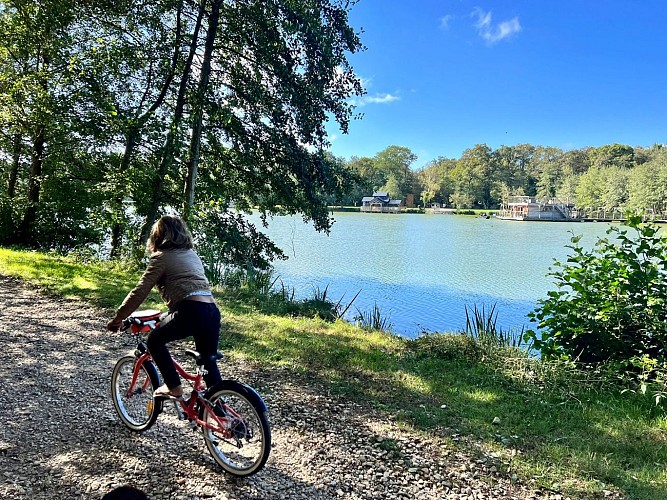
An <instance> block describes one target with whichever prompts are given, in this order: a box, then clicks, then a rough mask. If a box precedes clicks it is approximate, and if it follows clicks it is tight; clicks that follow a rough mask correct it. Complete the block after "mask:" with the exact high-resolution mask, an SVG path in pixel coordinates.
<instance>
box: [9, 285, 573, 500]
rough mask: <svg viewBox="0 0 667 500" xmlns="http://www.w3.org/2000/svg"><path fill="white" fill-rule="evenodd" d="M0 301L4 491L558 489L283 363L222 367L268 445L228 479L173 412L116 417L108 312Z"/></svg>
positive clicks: (35, 300) (28, 495)
mask: <svg viewBox="0 0 667 500" xmlns="http://www.w3.org/2000/svg"><path fill="white" fill-rule="evenodd" d="M0 305H1V306H0V341H1V342H2V345H3V349H2V350H0V417H1V418H0V423H1V424H2V425H1V426H0V429H1V430H0V498H3V499H31V500H32V499H37V500H38V499H47V498H48V499H50V498H59V499H70V498H82V499H83V498H85V499H99V498H101V496H102V495H103V494H104V493H106V492H108V491H109V490H111V489H113V488H114V487H116V486H119V485H125V484H129V485H134V486H136V487H139V488H141V489H143V490H144V491H146V492H147V493H148V494H149V496H150V498H151V499H191V500H194V499H208V498H211V499H273V498H275V499H283V498H286V499H287V498H289V499H309V500H315V499H329V498H345V499H379V498H391V499H401V498H403V499H440V498H458V499H496V498H498V499H505V498H508V499H509V498H521V499H524V498H561V497H560V496H559V495H553V494H552V495H551V496H550V497H549V495H548V493H542V492H534V491H531V490H530V489H528V488H526V487H524V486H522V485H520V484H515V483H512V482H511V481H510V479H509V478H508V477H506V475H503V474H500V473H498V472H496V471H495V468H494V467H493V466H492V465H491V463H490V462H486V461H484V460H474V459H472V458H471V457H468V456H466V455H464V454H462V453H461V452H459V451H456V450H452V449H448V448H447V446H445V444H444V443H443V442H439V441H438V440H437V439H436V438H433V439H429V440H422V439H420V438H419V437H418V436H417V435H416V434H414V435H413V434H410V433H408V432H406V431H403V430H401V429H399V427H398V426H397V425H396V424H395V423H394V422H393V421H392V420H391V416H390V415H383V414H381V413H378V411H377V410H372V409H370V408H364V407H361V406H358V405H351V404H349V403H347V402H346V401H344V400H343V399H341V398H337V397H333V396H329V395H327V391H326V389H325V388H322V387H317V386H316V385H315V384H314V383H312V382H309V383H306V384H304V382H303V381H302V380H300V379H299V378H298V377H297V376H295V375H294V374H291V373H290V372H288V371H262V370H258V369H253V368H252V367H249V366H243V365H233V366H232V365H230V364H226V365H225V366H223V376H225V375H227V376H236V377H237V378H239V379H241V380H244V381H246V382H248V383H250V384H251V385H253V386H254V387H256V388H258V389H259V390H260V393H261V394H262V395H263V396H264V398H265V400H266V402H267V404H268V406H269V411H270V418H271V422H272V426H273V428H272V429H273V441H274V447H273V449H272V452H271V457H270V458H269V462H268V464H267V466H266V468H265V469H264V470H262V471H261V472H260V473H258V474H257V475H256V476H253V477H251V478H248V479H244V480H236V479H233V478H231V477H230V476H227V475H225V474H224V473H223V472H222V471H221V470H220V469H219V468H218V467H217V465H216V464H215V463H214V462H213V460H212V459H211V458H210V456H209V455H208V452H207V450H206V447H205V446H204V442H203V439H202V437H201V435H200V434H196V433H193V431H192V430H191V429H190V428H189V426H188V425H187V423H185V422H181V421H178V420H177V419H176V417H175V415H174V414H173V410H171V409H170V408H169V407H167V409H166V411H165V413H163V414H162V415H160V418H159V419H158V421H157V423H156V424H155V426H154V427H153V428H151V429H150V430H148V431H147V432H146V433H144V434H134V433H132V432H130V431H129V430H127V429H126V428H125V427H124V426H123V425H122V424H121V423H120V421H119V420H118V418H117V417H116V414H115V411H114V409H113V405H112V403H111V399H110V396H109V377H110V373H111V369H112V367H113V364H114V363H115V361H116V359H118V357H120V356H121V355H122V354H124V353H126V352H128V351H130V350H131V349H132V346H131V345H129V343H128V342H129V341H128V339H127V338H125V337H123V336H121V335H113V334H107V333H105V332H104V331H103V326H104V324H105V316H104V314H103V313H102V312H101V311H99V310H96V309H94V308H93V307H91V306H89V305H86V304H82V303H78V302H72V301H66V300H59V299H53V298H50V297H47V296H45V295H43V294H41V293H39V292H38V291H36V290H33V289H30V287H29V286H28V285H25V284H22V283H20V282H18V281H15V280H13V279H10V278H6V277H1V276H0Z"/></svg>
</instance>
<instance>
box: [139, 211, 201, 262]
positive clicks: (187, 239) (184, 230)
mask: <svg viewBox="0 0 667 500" xmlns="http://www.w3.org/2000/svg"><path fill="white" fill-rule="evenodd" d="M146 248H148V252H149V253H153V252H157V251H158V250H166V249H168V248H192V234H191V233H190V231H189V230H188V227H187V226H186V225H185V222H183V219H181V218H180V217H175V216H172V215H163V216H162V217H160V218H159V219H158V220H157V221H156V222H155V224H153V227H152V229H151V234H150V236H149V237H148V241H147V242H146Z"/></svg>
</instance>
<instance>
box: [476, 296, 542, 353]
mask: <svg viewBox="0 0 667 500" xmlns="http://www.w3.org/2000/svg"><path fill="white" fill-rule="evenodd" d="M496 305H497V304H493V306H491V309H490V310H488V311H487V309H486V307H485V306H484V305H482V306H481V307H478V306H477V304H475V305H474V306H473V308H472V310H469V309H468V306H466V307H465V312H466V329H465V333H466V335H468V336H469V337H471V338H473V339H475V340H477V341H478V342H480V343H481V344H482V345H488V346H493V347H517V348H521V347H524V348H528V349H529V348H530V345H528V344H526V342H525V341H524V339H523V337H524V333H525V332H524V328H521V329H509V330H503V329H502V328H500V327H499V326H498V325H497V322H498V312H497V311H496Z"/></svg>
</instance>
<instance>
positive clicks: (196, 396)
mask: <svg viewBox="0 0 667 500" xmlns="http://www.w3.org/2000/svg"><path fill="white" fill-rule="evenodd" d="M171 361H172V362H173V363H174V367H175V368H176V371H177V372H178V374H179V375H180V376H182V377H183V378H185V379H186V380H188V381H190V382H191V383H192V393H191V395H190V398H189V399H188V400H187V401H186V400H184V399H180V400H178V401H177V402H178V403H180V405H181V409H182V410H183V412H184V414H185V417H186V418H187V419H188V420H189V421H190V422H192V423H194V424H196V425H198V426H200V427H205V428H207V429H210V430H212V431H213V432H218V433H221V434H222V435H223V436H224V437H225V438H230V437H231V430H230V424H229V422H230V420H229V418H227V417H220V416H219V415H216V413H215V412H214V411H213V409H212V408H211V407H210V405H209V403H208V401H207V400H206V399H205V398H204V397H202V395H201V391H203V390H204V388H205V386H204V383H203V378H204V376H203V373H201V372H200V371H199V370H197V373H196V374H194V375H193V374H191V373H188V372H187V371H185V368H183V366H182V365H181V364H180V363H179V362H178V361H176V360H175V359H174V358H173V357H172V358H171ZM145 362H150V363H154V361H153V358H152V357H151V355H150V354H149V353H148V351H146V352H143V353H142V354H141V355H140V356H139V357H138V358H137V360H136V361H135V363H134V370H133V373H132V382H131V384H130V387H129V388H128V390H127V396H128V397H130V396H131V395H132V393H133V392H134V390H135V384H136V383H137V379H138V377H139V370H140V369H141V366H142V365H143V364H144V363H145ZM149 384H150V380H148V379H147V380H146V382H144V386H143V387H142V390H146V388H147V387H148V385H149ZM197 402H199V403H200V404H202V405H203V406H204V407H205V408H206V409H207V410H208V412H209V414H210V415H211V417H212V419H213V420H214V421H215V423H216V424H218V427H216V426H214V425H211V424H210V423H207V422H205V421H203V420H202V419H201V418H199V411H198V409H197ZM224 410H225V412H226V413H229V414H230V415H231V416H232V417H236V418H240V416H239V415H238V414H237V413H236V412H235V411H234V410H233V409H232V408H230V407H229V406H227V405H225V408H224Z"/></svg>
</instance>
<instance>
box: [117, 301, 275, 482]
mask: <svg viewBox="0 0 667 500" xmlns="http://www.w3.org/2000/svg"><path fill="white" fill-rule="evenodd" d="M160 315H161V313H160V311H153V310H147V311H137V312H135V313H133V315H132V316H130V317H128V318H127V319H126V320H125V321H124V322H123V327H122V331H125V332H126V331H129V332H130V333H132V334H133V335H135V336H136V339H137V348H136V349H135V351H134V353H133V354H128V355H127V356H123V357H122V358H120V359H119V360H118V362H117V363H116V365H115V366H114V369H113V372H112V375H111V395H112V399H113V404H114V407H115V408H116V411H117V412H118V416H119V417H120V419H121V421H122V422H123V423H124V424H125V425H126V426H127V427H128V428H129V429H130V430H132V431H134V432H143V431H145V430H147V429H149V428H150V427H151V426H152V425H153V424H154V423H155V421H156V420H157V417H158V415H159V414H160V413H161V412H162V410H163V408H164V403H165V401H172V402H173V403H174V407H175V408H176V410H177V412H178V416H179V418H180V419H182V420H186V419H187V420H189V421H190V423H191V425H192V426H193V428H194V429H196V428H200V429H201V430H202V433H203V435H204V442H205V443H206V447H207V448H208V451H209V452H210V453H211V456H212V457H213V459H214V460H215V461H216V462H217V463H218V464H219V465H220V466H221V467H222V468H223V469H224V470H225V471H226V472H228V473H229V474H232V475H234V476H239V477H245V476H250V475H252V474H255V473H256V472H258V471H259V470H260V469H261V468H262V467H264V464H266V461H267V459H268V458H269V453H270V451H271V429H270V427H269V420H268V411H267V408H266V404H265V403H264V401H263V400H262V398H261V397H260V395H259V394H258V393H257V392H256V391H255V390H254V389H253V388H252V387H250V386H248V385H246V384H243V383H241V382H237V381H235V380H223V381H222V382H221V383H220V384H216V385H215V386H214V387H211V388H208V389H207V388H206V386H205V383H204V379H203V376H204V374H205V373H206V371H205V369H204V365H205V364H206V362H207V361H208V360H209V359H210V358H209V359H206V358H203V357H202V356H201V355H200V354H199V353H198V352H196V351H193V350H191V349H188V350H186V351H185V353H186V354H187V355H188V356H190V357H192V358H194V360H195V363H196V364H197V369H196V371H195V373H194V374H192V373H188V372H187V371H186V370H185V369H184V368H183V366H182V365H181V364H179V363H178V362H177V361H176V360H174V366H175V367H176V370H177V371H178V373H179V374H180V376H181V377H183V378H184V379H185V380H187V381H189V383H190V384H191V385H192V392H191V393H190V396H189V397H186V395H185V394H184V396H183V398H182V399H178V400H173V399H168V398H163V397H153V391H154V390H155V389H157V388H158V387H159V386H160V377H159V375H158V370H157V368H156V366H155V363H154V362H153V359H152V358H151V355H150V353H149V352H148V350H147V347H146V343H145V341H144V339H143V337H142V336H141V334H143V333H149V332H150V331H152V330H153V329H154V328H155V327H156V326H157V325H158V324H159V322H160ZM213 357H214V359H215V360H218V359H221V358H222V354H220V353H216V354H214V355H213Z"/></svg>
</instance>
